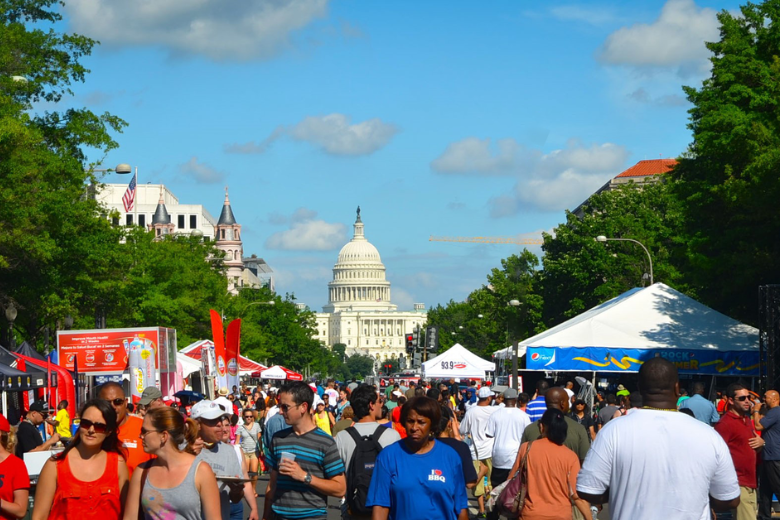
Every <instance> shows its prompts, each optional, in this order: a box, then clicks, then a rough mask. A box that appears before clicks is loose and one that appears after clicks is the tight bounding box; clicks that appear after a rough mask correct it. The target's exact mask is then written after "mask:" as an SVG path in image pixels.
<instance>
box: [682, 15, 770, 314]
mask: <svg viewBox="0 0 780 520" xmlns="http://www.w3.org/2000/svg"><path fill="white" fill-rule="evenodd" d="M740 10H741V14H740V15H735V14H732V13H729V12H728V11H725V10H724V11H722V12H721V13H720V14H718V20H719V21H720V24H721V28H720V39H719V41H717V42H713V43H708V44H707V47H708V48H709V50H710V51H711V52H712V57H711V59H710V61H711V62H712V72H711V75H710V77H709V78H707V79H706V80H705V81H704V82H703V84H702V85H701V88H698V89H696V88H693V87H685V89H684V90H685V93H686V94H687V96H688V100H689V101H690V102H691V103H693V108H691V109H690V110H689V113H690V123H689V125H688V126H689V128H690V129H691V130H692V132H693V141H692V143H691V144H690V147H689V151H688V153H687V154H686V155H685V156H684V157H683V158H681V160H680V163H679V165H678V166H677V167H676V168H675V169H674V171H673V176H674V178H675V179H676V180H677V182H676V183H675V189H676V191H677V193H678V195H679V197H680V198H681V200H683V201H685V206H684V207H685V220H686V228H685V240H686V242H687V243H688V246H689V247H688V256H687V265H686V266H685V271H686V278H688V279H689V280H690V281H691V283H692V285H693V286H694V287H695V290H696V292H697V293H698V294H699V295H700V297H701V299H702V300H703V301H704V302H705V303H707V304H708V305H711V306H713V307H714V308H716V309H718V310H719V311H721V312H724V313H726V314H728V315H731V316H733V317H735V318H738V319H741V320H744V321H746V322H748V323H753V324H755V323H756V321H757V306H756V295H757V286H758V285H761V284H765V283H778V272H780V241H778V236H780V218H778V214H777V208H778V200H780V176H778V175H777V171H778V169H780V81H778V78H780V58H778V56H780V1H778V0H766V1H764V2H761V3H756V4H754V3H748V4H746V5H745V6H742V7H741V9H740Z"/></svg>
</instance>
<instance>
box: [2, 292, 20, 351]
mask: <svg viewBox="0 0 780 520" xmlns="http://www.w3.org/2000/svg"><path fill="white" fill-rule="evenodd" d="M17 314H18V311H17V310H16V306H15V305H14V304H13V302H11V303H9V304H8V306H7V307H6V308H5V319H6V320H8V347H9V350H16V338H15V337H14V320H16V316H17Z"/></svg>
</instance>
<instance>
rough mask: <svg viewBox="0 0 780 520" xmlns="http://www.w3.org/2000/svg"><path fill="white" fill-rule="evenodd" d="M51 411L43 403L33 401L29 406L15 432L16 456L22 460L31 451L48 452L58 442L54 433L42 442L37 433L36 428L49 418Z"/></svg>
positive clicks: (57, 437) (58, 437) (39, 433)
mask: <svg viewBox="0 0 780 520" xmlns="http://www.w3.org/2000/svg"><path fill="white" fill-rule="evenodd" d="M50 412H51V409H50V408H49V405H47V404H46V403H45V402H43V401H35V402H34V403H33V404H31V405H30V411H29V412H27V416H26V417H25V419H24V420H23V421H22V422H21V423H20V424H19V427H18V428H17V430H16V438H17V444H16V456H17V457H19V458H22V455H23V454H25V453H30V452H32V451H46V450H50V449H51V447H52V446H54V445H55V444H56V443H57V441H59V440H60V436H59V435H57V434H56V433H55V434H54V435H52V436H51V437H49V440H47V441H46V442H43V438H42V437H41V432H39V431H38V426H39V425H40V424H41V423H43V421H44V420H45V419H46V418H47V417H48V416H49V413H50Z"/></svg>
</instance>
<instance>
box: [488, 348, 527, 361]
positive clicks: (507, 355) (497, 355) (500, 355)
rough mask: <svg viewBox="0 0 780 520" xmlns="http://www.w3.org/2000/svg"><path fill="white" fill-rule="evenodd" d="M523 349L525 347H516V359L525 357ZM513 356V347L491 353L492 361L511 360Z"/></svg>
mask: <svg viewBox="0 0 780 520" xmlns="http://www.w3.org/2000/svg"><path fill="white" fill-rule="evenodd" d="M525 349H526V347H523V346H520V345H518V346H517V357H518V359H519V358H521V357H523V356H525ZM514 355H515V349H514V347H513V346H509V347H507V348H502V349H501V350H496V351H495V352H493V359H512V358H513V357H514Z"/></svg>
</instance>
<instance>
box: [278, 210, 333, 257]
mask: <svg viewBox="0 0 780 520" xmlns="http://www.w3.org/2000/svg"><path fill="white" fill-rule="evenodd" d="M279 217H280V216H279V215H274V218H275V220H276V221H277V222H279V221H280V220H281V219H280V218H279ZM316 217H317V212H316V211H312V210H309V209H306V208H298V209H297V210H295V212H294V213H293V214H292V215H291V216H290V217H289V218H285V221H287V222H290V229H287V230H285V231H280V232H278V233H274V234H273V235H271V236H270V237H268V240H266V242H265V247H267V248H269V249H281V250H286V251H332V250H334V249H337V248H339V247H341V246H342V245H344V243H346V241H347V227H346V226H345V225H344V224H342V223H335V224H330V223H328V222H325V221H324V220H315V218H316Z"/></svg>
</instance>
